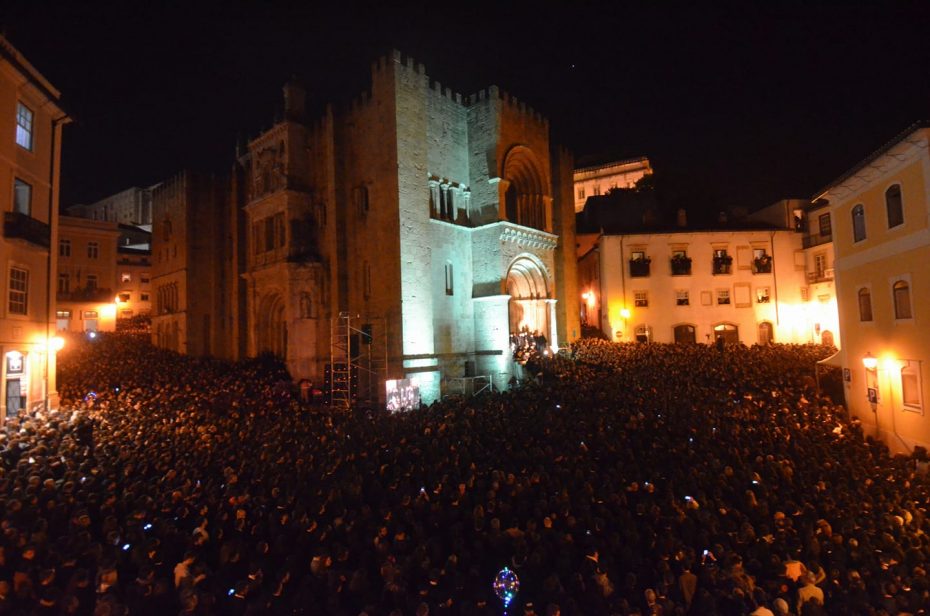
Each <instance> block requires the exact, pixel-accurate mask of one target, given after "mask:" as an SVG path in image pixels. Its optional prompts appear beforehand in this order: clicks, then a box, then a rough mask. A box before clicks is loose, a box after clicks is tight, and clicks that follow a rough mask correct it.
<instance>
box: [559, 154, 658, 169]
mask: <svg viewBox="0 0 930 616" xmlns="http://www.w3.org/2000/svg"><path fill="white" fill-rule="evenodd" d="M641 162H647V163H648V162H649V158H648V157H647V156H636V157H634V158H623V159H620V160H612V161H610V162H606V163H602V164H600V165H591V166H588V167H578V168H577V169H575V170H574V173H585V172H588V171H597V170H599V169H607V168H608V167H616V166H617V165H629V164H632V163H641Z"/></svg>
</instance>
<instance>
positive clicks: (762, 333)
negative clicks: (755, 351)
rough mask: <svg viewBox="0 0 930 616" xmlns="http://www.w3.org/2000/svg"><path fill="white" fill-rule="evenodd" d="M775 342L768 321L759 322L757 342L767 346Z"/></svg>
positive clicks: (773, 333) (773, 332) (773, 331)
mask: <svg viewBox="0 0 930 616" xmlns="http://www.w3.org/2000/svg"><path fill="white" fill-rule="evenodd" d="M774 342H775V330H774V329H773V328H772V324H771V323H769V322H768V321H762V322H761V323H759V344H761V345H762V346H768V345H770V344H772V343H774Z"/></svg>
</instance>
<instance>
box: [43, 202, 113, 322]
mask: <svg viewBox="0 0 930 616" xmlns="http://www.w3.org/2000/svg"><path fill="white" fill-rule="evenodd" d="M58 220H59V226H58V228H59V233H58V278H57V284H58V286H57V293H56V299H57V307H56V318H57V321H58V323H57V329H58V330H60V331H67V332H96V331H108V332H111V331H114V330H115V329H116V316H117V303H118V301H119V300H118V299H117V297H118V296H117V286H116V265H117V240H118V238H119V229H118V226H117V223H115V222H105V221H101V220H88V219H85V218H74V217H72V216H60V217H59V219H58ZM120 290H121V289H120ZM128 301H129V299H128V298H127V302H128Z"/></svg>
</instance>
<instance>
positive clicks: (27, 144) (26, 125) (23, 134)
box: [16, 103, 33, 150]
mask: <svg viewBox="0 0 930 616" xmlns="http://www.w3.org/2000/svg"><path fill="white" fill-rule="evenodd" d="M32 118H33V114H32V109H30V108H29V107H26V106H25V105H24V104H22V103H17V105H16V145H18V146H19V147H21V148H26V149H27V150H31V149H32Z"/></svg>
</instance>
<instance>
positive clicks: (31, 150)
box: [0, 36, 69, 418]
mask: <svg viewBox="0 0 930 616" xmlns="http://www.w3.org/2000/svg"><path fill="white" fill-rule="evenodd" d="M59 98H60V94H59V92H58V91H57V90H56V89H55V88H54V87H52V85H51V84H50V83H49V82H48V81H47V80H46V79H45V78H44V77H43V76H42V75H41V74H40V73H39V72H38V71H37V70H36V69H35V68H34V67H33V66H32V65H31V64H29V62H28V61H27V60H26V58H24V57H23V56H22V54H20V53H19V51H17V50H16V48H15V47H13V45H12V44H11V43H10V42H9V41H8V40H6V38H4V37H3V36H0V187H2V188H0V208H2V210H3V237H2V238H0V267H2V268H3V269H2V270H0V285H2V293H3V296H4V300H5V301H2V302H0V357H2V370H3V378H2V379H0V415H2V416H3V418H6V417H10V416H13V415H16V414H17V413H18V412H20V411H21V410H23V409H31V408H36V407H39V406H42V405H45V406H47V407H48V408H56V407H57V406H58V392H57V389H56V385H55V351H56V350H57V348H59V346H58V344H57V343H59V342H60V339H58V338H55V336H54V334H55V313H54V308H55V306H54V298H53V297H52V294H51V287H50V281H51V280H54V277H55V271H56V267H57V263H56V254H57V253H56V252H55V251H52V250H49V247H50V246H54V245H55V244H56V243H57V241H58V219H57V216H56V214H57V212H58V182H59V176H60V165H59V161H60V154H61V133H62V127H63V126H64V125H65V124H66V123H67V122H68V121H69V119H68V116H67V115H66V114H65V113H64V112H63V111H62V109H61V107H60V106H59Z"/></svg>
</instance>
